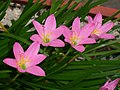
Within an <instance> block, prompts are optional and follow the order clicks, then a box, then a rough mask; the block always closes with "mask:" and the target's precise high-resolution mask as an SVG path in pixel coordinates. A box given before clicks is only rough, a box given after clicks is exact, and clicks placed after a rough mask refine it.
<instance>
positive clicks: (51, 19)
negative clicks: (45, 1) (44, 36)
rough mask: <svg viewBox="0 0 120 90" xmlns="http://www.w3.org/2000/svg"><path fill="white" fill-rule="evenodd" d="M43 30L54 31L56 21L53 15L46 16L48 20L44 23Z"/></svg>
mask: <svg viewBox="0 0 120 90" xmlns="http://www.w3.org/2000/svg"><path fill="white" fill-rule="evenodd" d="M44 26H45V30H48V31H49V30H55V29H56V19H55V16H54V14H52V15H50V16H48V18H47V19H46V21H45V25H44Z"/></svg>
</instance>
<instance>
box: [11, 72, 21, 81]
mask: <svg viewBox="0 0 120 90" xmlns="http://www.w3.org/2000/svg"><path fill="white" fill-rule="evenodd" d="M20 74H21V73H17V74H16V76H15V77H14V78H13V79H12V81H15V80H16V79H17V78H18V76H20Z"/></svg>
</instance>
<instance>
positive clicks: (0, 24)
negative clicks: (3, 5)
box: [0, 22, 9, 33]
mask: <svg viewBox="0 0 120 90" xmlns="http://www.w3.org/2000/svg"><path fill="white" fill-rule="evenodd" d="M0 26H1V27H2V29H3V30H4V31H5V32H7V33H9V32H8V30H7V29H6V28H5V27H4V25H2V23H1V22H0Z"/></svg>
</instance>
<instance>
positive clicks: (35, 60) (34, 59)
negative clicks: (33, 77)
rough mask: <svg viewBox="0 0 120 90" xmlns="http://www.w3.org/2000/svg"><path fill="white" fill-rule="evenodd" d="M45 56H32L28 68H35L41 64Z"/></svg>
mask: <svg viewBox="0 0 120 90" xmlns="http://www.w3.org/2000/svg"><path fill="white" fill-rule="evenodd" d="M46 57H47V56H45V55H44V54H38V55H36V56H33V57H32V58H31V60H32V62H31V65H30V66H32V65H33V66H35V65H37V64H39V63H41V62H42V61H43V60H44V59H45V58H46Z"/></svg>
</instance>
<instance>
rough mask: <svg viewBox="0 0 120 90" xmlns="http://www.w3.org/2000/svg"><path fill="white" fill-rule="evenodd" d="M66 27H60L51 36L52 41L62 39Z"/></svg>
mask: <svg viewBox="0 0 120 90" xmlns="http://www.w3.org/2000/svg"><path fill="white" fill-rule="evenodd" d="M65 28H66V27H65V26H60V27H58V28H57V29H55V30H54V31H53V32H52V34H51V37H50V38H51V41H52V40H54V39H57V38H58V37H60V36H61V35H62V34H63V31H64V30H65Z"/></svg>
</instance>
